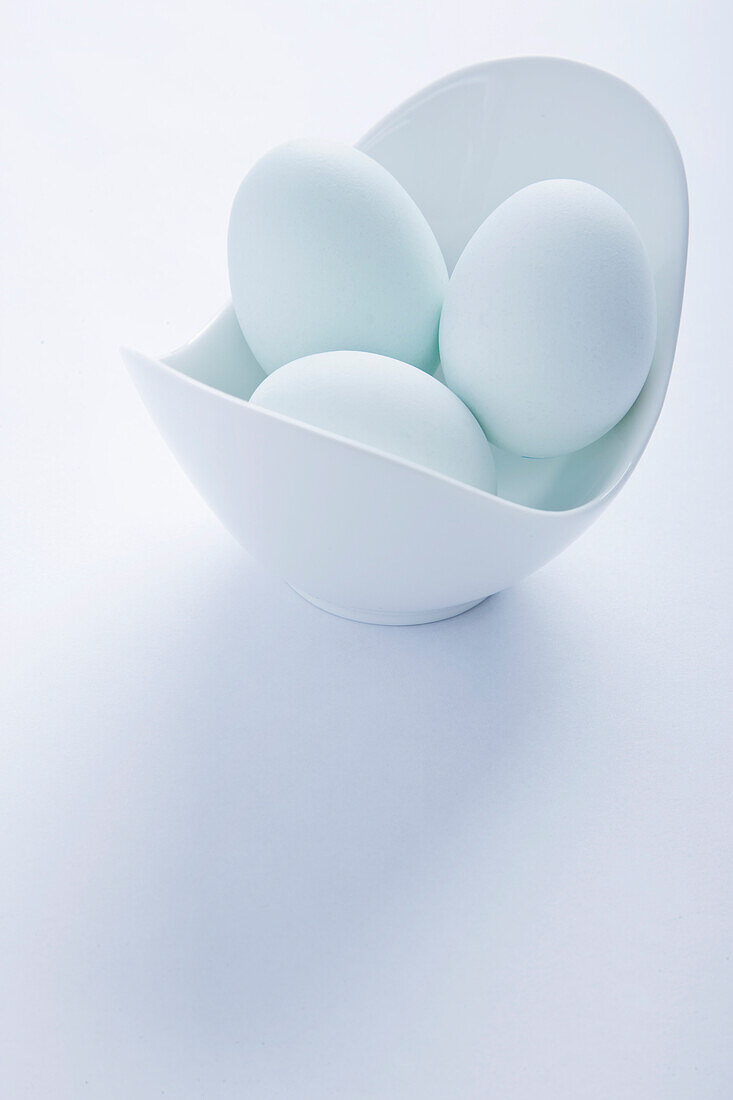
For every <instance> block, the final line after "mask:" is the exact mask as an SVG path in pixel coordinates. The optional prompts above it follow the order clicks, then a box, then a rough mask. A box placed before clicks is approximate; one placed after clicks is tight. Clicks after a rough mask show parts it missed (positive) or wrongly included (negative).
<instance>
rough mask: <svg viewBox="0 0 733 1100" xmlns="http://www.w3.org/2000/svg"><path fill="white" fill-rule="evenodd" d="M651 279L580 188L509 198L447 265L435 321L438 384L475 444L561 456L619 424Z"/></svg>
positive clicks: (653, 318)
mask: <svg viewBox="0 0 733 1100" xmlns="http://www.w3.org/2000/svg"><path fill="white" fill-rule="evenodd" d="M656 335H657V308H656V296H655V290H654V277H653V275H652V270H651V267H650V264H649V259H648V257H647V254H646V250H645V248H644V244H643V241H642V239H641V236H640V235H639V231H638V230H637V228H636V226H635V225H634V223H633V221H632V220H631V218H630V217H629V215H628V214H627V213H626V211H625V210H624V209H623V208H622V207H621V206H620V205H619V204H618V203H617V202H616V201H615V199H613V198H611V196H610V195H607V194H606V193H605V192H604V191H601V190H599V189H598V188H597V187H593V186H591V184H588V183H583V182H580V181H578V180H543V181H541V182H539V183H534V184H531V185H530V186H529V187H525V188H523V189H522V190H521V191H517V192H516V194H514V195H512V196H511V198H508V199H507V200H506V201H505V202H503V203H502V204H501V205H500V206H498V207H497V209H496V210H494V212H493V213H492V214H490V215H489V217H488V218H487V219H486V221H485V222H484V223H483V225H481V226H480V227H479V229H477V230H476V233H475V234H474V235H473V237H472V238H471V240H470V241H469V242H468V244H467V245H466V248H465V251H464V252H463V254H462V256H461V257H460V259H459V260H458V263H457V264H456V267H455V270H454V271H453V275H452V276H451V280H450V285H449V287H448V290H447V292H446V296H445V303H444V306H443V317H442V320H441V323H440V350H441V360H442V366H443V373H444V375H445V380H446V382H447V383H448V385H449V386H450V387H451V389H453V390H455V392H456V393H457V394H459V396H460V397H462V398H463V400H464V401H465V402H466V404H467V405H468V406H469V408H470V409H471V410H472V411H473V413H474V414H475V415H476V417H477V418H478V420H479V421H480V423H481V425H482V427H483V429H484V431H485V432H486V435H487V436H488V438H489V439H490V440H491V442H492V443H496V444H497V445H498V446H499V447H502V448H503V449H504V450H507V451H514V452H516V453H517V454H520V455H525V456H527V457H530V458H547V457H552V456H554V455H561V454H568V453H569V452H571V451H578V450H580V449H581V448H583V447H587V446H588V445H589V444H590V443H593V442H594V441H595V440H596V439H599V438H600V437H601V436H602V435H605V433H606V432H607V431H609V430H610V429H611V428H612V427H613V426H614V425H615V424H617V423H618V421H619V420H620V419H621V418H622V417H623V416H625V415H626V413H627V412H628V410H629V409H630V408H631V406H632V405H633V403H634V401H635V400H636V398H637V397H638V395H639V392H640V391H641V388H642V386H643V385H644V382H645V381H646V378H647V375H648V374H649V368H650V366H651V363H652V358H653V355H654V348H655V344H656Z"/></svg>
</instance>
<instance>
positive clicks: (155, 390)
mask: <svg viewBox="0 0 733 1100" xmlns="http://www.w3.org/2000/svg"><path fill="white" fill-rule="evenodd" d="M359 148H361V149H363V150H364V151H365V152H367V153H369V155H370V156H372V157H374V158H375V159H376V160H378V161H380V162H381V163H382V164H383V165H384V166H385V167H386V168H387V169H388V170H389V171H390V172H391V173H392V174H393V175H395V176H396V178H397V179H398V180H399V181H400V182H401V183H402V185H403V186H404V187H405V188H406V190H407V191H408V192H409V193H410V194H411V195H412V197H413V198H414V199H415V201H416V202H417V204H418V206H419V207H420V208H421V210H422V211H423V213H424V214H425V216H426V218H427V220H428V222H429V223H430V225H431V226H432V228H433V230H434V232H435V234H436V236H437V238H438V241H439V243H440V245H441V248H442V250H443V254H444V256H445V259H446V263H447V265H448V268H449V270H451V269H452V267H453V265H454V264H455V262H456V259H457V258H458V256H459V255H460V252H461V250H462V249H463V247H464V246H465V244H466V243H467V241H468V240H469V238H470V237H471V236H472V234H473V232H474V231H475V229H476V228H477V227H478V226H479V225H480V224H481V223H482V222H483V220H484V219H485V218H486V217H487V215H488V214H489V213H490V212H491V211H492V210H493V209H495V207H496V206H497V205H498V204H499V203H501V202H502V201H503V200H504V199H505V198H507V197H508V196H509V195H510V194H513V193H514V192H515V191H517V190H518V189H519V188H521V187H524V186H526V185H527V184H530V183H533V182H536V181H538V180H542V179H557V178H573V179H580V180H584V181H586V182H588V183H592V184H595V185H596V186H597V187H600V188H602V189H603V190H605V191H607V192H608V193H609V194H610V195H612V196H613V197H614V198H615V199H616V200H617V201H618V202H619V203H621V205H622V206H623V207H624V208H625V209H626V210H627V211H628V212H629V214H630V215H631V217H632V218H633V220H634V222H635V223H636V226H637V228H638V229H639V232H640V233H641V236H642V238H643V240H644V244H645V246H646V250H647V252H648V255H649V258H650V261H651V265H652V270H653V273H654V281H655V289H656V296H657V310H658V333H657V344H656V351H655V356H654V362H653V364H652V368H651V371H650V374H649V377H648V379H647V382H646V384H645V385H644V388H643V390H642V392H641V394H640V396H639V398H638V399H637V401H636V403H635V404H634V406H633V407H632V409H631V410H630V411H629V413H628V414H627V415H626V416H625V417H624V419H623V420H622V421H621V423H620V424H618V425H617V426H616V427H615V428H614V429H613V430H612V431H611V432H609V433H608V434H607V435H606V436H604V437H603V438H602V439H600V440H598V442H596V443H594V444H593V445H592V446H590V447H587V448H585V450H583V451H580V452H577V453H576V454H573V455H568V456H563V457H561V458H553V459H535V460H533V459H522V458H517V457H516V456H511V455H509V454H507V453H504V452H501V451H498V450H497V451H496V452H495V458H496V465H497V473H498V491H499V494H500V496H493V495H491V494H489V493H485V492H482V491H481V490H478V489H473V488H471V487H469V486H465V485H462V484H460V483H458V482H456V481H452V480H450V479H449V478H446V477H442V476H441V475H439V474H435V473H431V472H428V471H426V470H424V469H422V468H420V467H417V466H414V465H411V464H410V463H407V462H404V461H401V460H399V459H394V458H390V457H388V456H386V455H383V454H381V453H379V452H377V451H375V450H373V449H370V448H368V447H365V446H362V445H359V444H356V443H350V442H347V441H344V440H342V439H338V438H336V437H334V436H332V435H329V434H328V433H326V432H322V431H319V430H317V429H314V428H309V427H307V426H305V425H302V424H298V423H296V422H293V421H291V420H288V419H286V418H284V417H281V416H278V415H277V414H274V413H271V412H269V411H267V410H264V409H259V408H255V407H253V406H250V405H249V404H248V401H247V399H248V398H249V396H250V395H251V393H252V392H253V390H254V389H255V388H256V386H257V385H258V384H259V382H260V381H262V379H263V378H264V374H263V372H262V370H261V369H260V367H259V366H258V364H257V363H256V361H255V360H254V358H253V356H252V354H251V352H250V351H249V348H248V347H247V345H246V343H245V341H244V338H243V337H242V334H241V331H240V329H239V326H238V324H237V322H236V318H235V317H234V313H233V310H232V308H231V306H230V305H228V306H227V307H226V308H225V309H224V310H223V311H222V313H221V314H220V315H219V316H218V317H217V318H216V319H215V320H214V321H213V322H212V324H211V325H210V326H209V327H208V328H207V329H206V330H205V331H204V332H203V333H202V334H201V335H200V336H198V337H197V338H196V339H194V340H193V341H192V342H191V343H190V344H188V345H186V346H185V347H183V348H181V349H179V350H178V351H176V352H174V353H173V354H171V355H170V356H168V357H167V358H166V359H165V360H157V359H152V358H150V357H148V356H144V355H141V354H139V353H136V352H130V351H126V352H124V353H123V355H124V358H125V362H126V363H127V366H128V368H129V370H130V373H131V375H132V377H133V379H134V381H135V384H136V385H137V387H138V390H139V391H140V394H141V396H142V398H143V400H144V401H145V403H146V405H147V407H148V409H149V411H150V413H151V415H152V417H153V419H154V420H155V422H156V424H157V425H158V427H159V429H160V431H161V432H162V434H163V436H164V437H165V439H166V440H167V442H168V444H169V445H170V447H171V449H172V450H173V452H174V453H175V454H176V456H177V457H178V459H179V461H180V463H181V465H182V466H183V468H184V469H185V470H186V472H187V473H188V475H189V477H190V478H191V480H192V481H193V483H194V485H195V486H196V487H197V489H198V490H199V492H200V493H201V495H202V496H203V497H204V499H205V500H206V501H207V503H208V504H209V505H210V507H211V508H212V509H213V511H214V512H215V513H216V514H217V516H218V517H219V518H220V519H221V521H222V522H223V523H224V525H225V526H226V527H227V528H228V529H229V530H230V531H231V533H232V534H233V535H234V536H235V537H236V538H237V539H238V540H239V541H240V542H241V543H242V545H243V546H245V547H246V548H247V549H248V550H249V551H250V552H251V553H252V554H254V555H255V556H256V557H257V558H258V559H259V560H260V561H261V562H262V564H263V565H265V566H267V567H269V568H271V569H273V570H275V571H276V572H277V573H279V574H280V575H281V576H282V577H283V578H284V579H285V580H287V581H288V583H289V584H290V585H291V586H292V587H293V588H295V589H296V590H297V591H298V592H300V593H301V594H302V595H306V596H307V598H309V599H311V600H312V601H313V602H314V603H316V604H317V605H318V606H320V607H323V608H324V609H325V610H328V611H331V612H334V613H337V614H342V615H346V616H347V617H351V618H356V619H360V620H363V621H366V622H386V623H416V622H428V621H432V620H435V619H440V618H445V617H447V616H448V615H451V614H458V613H459V612H461V611H464V610H467V608H468V607H470V606H473V605H474V604H476V603H477V602H479V601H480V600H482V599H483V598H485V597H486V596H488V595H491V594H492V593H494V592H497V591H499V590H500V589H502V588H505V587H507V586H508V585H511V584H513V583H514V582H515V581H517V580H519V579H521V578H522V577H524V576H526V575H527V574H529V573H531V572H532V571H534V570H535V569H538V568H539V567H540V566H542V565H543V564H545V563H546V562H548V561H549V560H550V559H551V558H553V557H554V556H555V555H556V554H558V553H559V552H560V551H561V550H562V549H563V548H564V547H566V546H567V545H568V544H569V543H570V542H572V541H573V540H574V539H575V538H576V537H577V536H578V535H579V534H580V533H581V532H582V531H583V530H584V529H585V528H587V527H588V526H589V525H590V523H592V522H593V520H594V519H595V518H596V517H597V516H598V515H599V514H600V512H601V511H602V510H603V508H605V507H606V505H607V504H608V503H609V502H610V501H611V500H612V499H613V497H614V496H615V494H616V493H617V492H618V491H619V490H620V489H621V487H622V486H623V484H624V482H625V480H626V478H627V477H628V476H629V474H630V472H631V470H632V469H633V467H634V466H635V465H636V462H637V461H638V459H639V457H640V456H641V454H642V452H643V450H644V448H645V446H646V444H647V442H648V440H649V437H650V435H651V432H652V430H653V428H654V425H655V423H656V420H657V418H658V416H659V413H660V410H661V407H662V403H663V401H664V395H665V392H666V389H667V384H668V381H669V375H670V371H671V368H672V360H673V356H674V349H675V343H676V339H677V330H678V326H679V318H680V309H681V303H682V291H683V285H684V275H685V262H686V251H687V189H686V183H685V175H684V168H683V165H682V160H681V157H680V154H679V150H678V148H677V145H676V143H675V141H674V138H673V137H672V135H671V133H670V131H669V129H668V127H667V126H666V124H665V122H664V121H663V119H662V118H661V117H660V116H659V115H658V114H657V112H656V111H655V110H654V108H653V107H651V105H650V104H649V103H648V102H647V101H646V100H645V99H644V98H643V97H642V96H641V95H640V94H639V93H638V92H636V91H634V90H633V89H632V88H630V87H629V86H628V85H626V84H624V83H623V82H621V81H619V80H617V79H616V78H614V77H612V76H609V75H608V74H606V73H603V72H601V71H599V70H596V69H591V68H588V67H587V66H584V65H579V64H576V63H574V62H568V61H560V60H554V59H549V58H525V59H517V60H509V61H497V62H488V63H486V64H483V65H479V66H476V67H475V68H472V69H468V70H465V71H462V72H459V73H456V74H454V75H452V76H450V77H447V78H446V79H444V80H442V81H440V82H439V83H438V84H435V85H432V86H431V87H429V88H427V89H425V90H424V91H422V92H420V93H419V94H418V95H416V96H414V97H413V98H412V99H410V100H408V101H407V102H406V103H405V104H403V106H401V107H399V108H398V109H397V110H396V111H394V112H393V113H392V114H391V115H389V116H388V117H387V118H386V119H384V120H383V121H382V122H381V123H379V124H378V125H377V126H376V127H375V128H374V129H373V130H371V131H370V132H369V133H368V134H367V135H366V137H364V138H363V139H362V141H361V142H360V143H359Z"/></svg>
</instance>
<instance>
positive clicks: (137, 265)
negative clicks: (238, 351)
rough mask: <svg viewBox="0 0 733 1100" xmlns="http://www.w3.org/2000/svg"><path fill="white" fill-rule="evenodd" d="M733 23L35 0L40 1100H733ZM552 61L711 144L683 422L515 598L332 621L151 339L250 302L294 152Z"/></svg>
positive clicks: (15, 932)
mask: <svg viewBox="0 0 733 1100" xmlns="http://www.w3.org/2000/svg"><path fill="white" fill-rule="evenodd" d="M724 7H725V4H724V2H723V0H721V2H720V3H719V4H716V3H713V2H710V0H708V2H707V3H692V2H690V3H686V4H680V3H672V2H670V0H659V2H640V0H615V2H613V3H588V2H587V0H576V2H574V3H566V4H558V3H557V2H556V0H546V2H540V0H533V2H532V3H527V4H520V3H517V2H516V0H491V2H488V0H485V2H481V3H478V2H475V3H469V2H457V0H434V2H433V3H431V4H426V3H425V2H424V0H412V2H409V0H393V2H390V3H377V2H376V0H363V2H357V3H343V2H337V0H330V2H321V3H317V2H315V0H314V2H311V3H308V4H306V3H296V2H292V0H290V2H286V0H267V2H266V0H261V2H260V3H257V4H252V3H249V4H240V5H235V4H231V3H220V2H218V0H211V2H208V3H199V4H191V3H186V2H182V0H178V2H170V3H165V4H163V3H154V2H152V0H140V2H139V0H129V2H127V3H124V4H121V3H104V2H102V0H99V2H97V3H94V2H92V0H86V2H70V0H67V2H65V3H57V2H53V3H52V2H50V0H48V2H35V3H33V2H31V3H28V0H10V3H7V2H6V4H5V5H4V16H3V26H2V49H3V54H4V64H3V77H2V80H3V92H2V95H3V105H2V118H3V134H2V144H3V157H2V207H1V214H0V218H1V221H2V242H1V254H2V269H3V270H2V277H3V294H2V351H3V360H2V394H1V395H0V420H1V422H2V443H1V446H2V532H1V534H0V554H1V556H2V561H1V562H0V576H1V577H2V587H3V602H2V615H3V624H4V631H3V647H2V681H3V683H2V694H1V695H0V725H1V727H2V733H1V741H0V813H1V814H2V823H1V828H0V861H1V862H0V881H1V883H2V886H1V888H0V1042H1V1043H2V1050H0V1093H2V1095H3V1096H7V1097H9V1098H11V1097H12V1098H13V1100H21V1098H25V1097H32V1098H34V1100H35V1098H41V1100H46V1098H51V1100H77V1098H80V1097H85V1096H89V1097H92V1098H95V1100H97V1098H101V1100H107V1098H110V1100H116V1098H124V1100H135V1098H143V1100H147V1098H148V1097H158V1096H167V1097H175V1098H180V1100H189V1098H196V1100H198V1098H202V1100H217V1098H219V1097H238V1098H241V1097H244V1098H246V1100H250V1098H251V1100H325V1098H338V1100H479V1098H480V1100H485V1098H494V1097H496V1098H500V1100H504V1098H508V1100H514V1098H522V1100H524V1098H527V1100H534V1098H539V1100H544V1098H555V1097H557V1098H563V1100H566V1098H593V1100H597V1098H603V1100H605V1098H609V1100H610V1098H613V1100H620V1098H637V1097H638V1098H643V1100H653V1098H657V1097H659V1098H664V1100H674V1098H685V1100H687V1098H721V1100H722V1098H723V1097H728V1096H730V1095H733V1057H732V1053H731V1052H732V1050H733V1047H732V1046H731V1027H732V1025H733V965H732V963H731V955H732V944H731V938H732V934H731V928H732V926H733V919H732V912H731V909H732V906H731V902H732V901H733V890H732V882H731V866H732V865H733V845H732V844H731V840H732V836H733V808H732V807H731V792H732V790H733V768H732V767H731V739H730V733H731V728H730V727H731V722H730V704H731V690H730V689H731V673H730V659H731V626H730V624H731V614H732V611H733V601H732V600H731V570H730V536H731V513H730V495H731V494H730V482H731V460H732V459H733V450H732V448H731V417H732V416H733V402H732V397H733V394H732V393H731V390H732V386H731V377H732V371H731V348H730V317H731V303H730V296H731V249H732V246H733V238H732V234H731V221H732V219H731V204H732V203H733V188H732V186H731V174H732V171H733V158H732V157H731V151H730V137H731V112H730V103H731V100H733V81H732V79H731V62H730V48H731V33H730V30H731V28H730V24H729V22H728V20H727V19H726V18H724V14H723V13H724ZM533 53H543V54H555V55H560V56H566V57H571V58H575V59H578V60H583V61H587V62H589V63H591V64H595V65H599V66H601V67H603V68H607V69H609V70H611V71H612V72H614V73H616V74H617V75H619V76H621V77H623V78H625V79H627V80H629V81H630V82H631V83H633V84H635V85H636V86H637V87H639V88H640V90H641V91H642V92H644V93H645V94H646V95H647V96H648V97H649V98H650V99H651V100H652V101H653V102H654V103H655V104H656V105H657V106H658V107H659V108H660V110H661V111H662V113H663V114H664V115H665V116H666V117H667V119H668V121H669V123H670V125H671V127H672V129H673V131H674V132H675V134H676V136H677V138H678V141H679V143H680V146H681V149H682V153H683V156H684V158H685V161H686V165H687V169H688V178H689V186H690V197H691V245H690V260H689V269H688V286H687V292H686V299H685V305H684V311H683V319H682V328H681V334H680V342H679V348H678V354H677V359H676V365H675V369H674V371H673V375H672V382H671V387H670V391H669V395H668V399H667V402H666V405H665V408H664V411H663V414H662V417H661V420H660V423H659V425H658V428H657V431H656V433H655V435H654V437H653V439H652V442H651V444H650V446H649V448H648V451H647V452H646V454H645V456H644V458H643V459H642V462H641V464H640V466H639V468H638V470H637V472H636V473H635V475H634V477H633V478H632V480H631V482H630V483H629V485H628V486H627V488H626V489H625V491H624V492H623V493H622V495H621V496H620V498H619V499H618V501H617V502H616V503H615V504H614V506H613V507H612V508H611V509H610V510H609V511H608V512H607V513H606V514H605V515H604V516H603V517H602V518H601V520H600V521H599V522H598V523H597V524H596V525H595V526H594V527H593V528H592V530H591V531H590V532H589V533H588V534H586V535H585V536H584V537H583V538H582V539H581V541H580V542H578V543H577V544H576V545H575V546H573V547H572V548H571V549H570V550H568V551H567V552H566V553H565V554H563V555H562V556H561V557H560V558H559V559H558V560H556V561H555V562H554V563H553V564H551V565H550V566H548V567H546V568H545V569H544V570H542V571H541V572H540V573H539V574H537V575H535V576H534V577H532V578H531V579H529V580H528V581H526V582H525V583H523V584H521V585H519V586H518V587H517V588H516V589H514V590H512V591H509V592H507V593H504V594H502V595H500V596H497V597H495V598H494V599H492V600H489V601H488V602H487V603H485V604H484V605H482V606H481V607H480V608H479V609H477V610H476V611H474V612H472V613H470V614H468V615H465V616H464V617H462V618H459V619H455V620H452V621H449V622H444V623H440V624H437V625H434V626H427V627H415V628H404V629H394V628H392V629H390V628H381V627H365V626H359V625H357V624H354V623H350V622H345V621H342V620H338V619H335V618H331V617H329V616H327V615H325V614H322V613H320V612H318V611H316V610H315V609H314V608H312V607H310V606H309V605H308V604H306V603H304V602H303V601H301V600H300V599H298V597H296V596H295V595H294V594H293V593H292V592H291V591H290V590H289V589H288V588H287V587H286V586H285V585H284V584H283V583H281V582H280V581H278V580H277V579H276V578H273V577H272V576H270V575H269V574H268V573H267V572H265V571H264V570H263V569H262V568H261V567H260V566H259V565H258V564H256V563H255V562H253V561H251V560H250V559H248V557H247V556H246V555H245V554H244V552H243V551H242V550H240V549H239V548H238V547H237V546H236V545H235V544H234V542H233V541H232V540H231V539H230V537H229V536H228V535H227V534H226V533H225V532H224V531H223V530H222V529H221V528H220V527H219V526H218V524H217V522H216V521H215V520H214V519H213V517H212V516H211V515H210V514H209V513H208V512H207V510H206V508H205V506H204V505H203V504H202V503H201V501H200V500H199V499H198V497H197V496H196V494H195V493H194V491H193V489H192V488H191V487H190V486H189V484H188V483H187V481H186V480H185V478H184V476H183V474H182V473H181V472H180V471H179V469H178V467H177V466H176V464H175V462H174V460H173V458H172V457H171V456H170V455H169V454H168V452H167V451H166V448H165V446H164V444H163V442H162V440H161V439H160V438H159V436H158V435H157V433H156V431H155V429H154V428H153V425H152V423H151V422H150V421H149V419H148V417H147V415H146V413H145V411H144V409H143V407H142V405H141V403H140V402H139V399H138V398H137V396H136V394H135V392H134V391H133V388H132V385H131V384H130V382H129V380H128V378H127V377H126V376H125V374H124V371H123V368H122V366H121V363H120V361H119V357H118V353H117V348H118V345H119V344H120V343H126V344H129V345H132V346H133V347H139V348H140V349H142V350H144V351H149V352H151V353H154V354H157V353H164V352H166V351H167V350H170V349H172V348H173V347H175V346H176V345H177V344H179V343H181V342H183V341H184V340H185V339H187V338H189V337H190V336H192V335H193V334H194V333H195V332H197V331H198V330H199V329H200V328H201V327H202V326H203V325H204V324H205V323H206V322H207V321H208V320H209V318H210V317H211V316H212V315H213V314H214V313H215V312H216V311H217V310H218V308H219V307H220V305H221V304H222V303H223V301H224V300H225V299H226V297H227V278H226V263H225V233H226V224H227V217H228V211H229V206H230V203H231V200H232V197H233V195H234V192H235V190H236V187H237V185H238V183H239V181H240V179H241V177H242V176H243V174H244V173H245V172H246V170H247V169H248V167H249V166H250V165H251V164H252V162H253V161H254V160H255V159H256V158H257V157H258V156H260V155H261V154H262V153H263V152H265V151H266V150H267V149H268V148H269V147H270V146H272V145H273V144H275V143H277V142H280V141H282V140H284V139H287V138H289V137H293V136H327V137H332V138H336V139H339V140H345V141H349V142H351V141H354V140H356V139H357V138H358V137H359V136H360V135H361V134H362V133H363V132H364V131H365V130H366V129H368V128H369V127H370V126H371V125H372V123H374V122H375V121H376V120H378V119H379V118H380V117H381V116H382V115H384V114H385V113H386V112H387V111H388V110H389V109H390V108H392V107H393V106H395V105H396V104H397V103H399V102H400V101H401V100H402V99H404V98H405V97H406V96H407V95H409V94H411V93H412V92H414V91H416V90H418V89H419V88H420V87H422V86H423V85H424V84H426V83H427V82H429V81H432V80H433V79H435V78H438V77H440V76H441V75H443V74H444V73H447V72H450V71H451V70H453V69H456V68H459V67H461V66H463V65H466V64H470V63H473V62H476V61H480V60H485V59H490V58H497V57H502V56H512V55H517V54H533Z"/></svg>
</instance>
